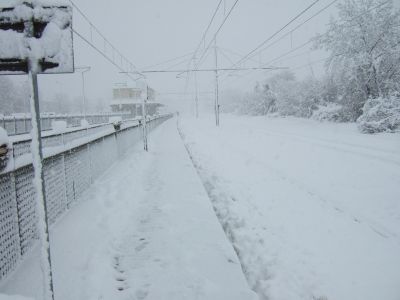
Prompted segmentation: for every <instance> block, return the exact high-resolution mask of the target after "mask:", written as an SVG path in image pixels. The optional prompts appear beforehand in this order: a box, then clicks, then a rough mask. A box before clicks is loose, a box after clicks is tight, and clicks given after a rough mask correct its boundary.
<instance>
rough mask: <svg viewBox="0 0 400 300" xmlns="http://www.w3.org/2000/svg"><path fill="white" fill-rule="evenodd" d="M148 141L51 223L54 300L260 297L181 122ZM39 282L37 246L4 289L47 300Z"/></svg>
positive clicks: (166, 126) (243, 299)
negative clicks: (181, 132) (208, 191)
mask: <svg viewBox="0 0 400 300" xmlns="http://www.w3.org/2000/svg"><path fill="white" fill-rule="evenodd" d="M142 147H143V146H142V145H141V144H139V145H137V147H136V149H132V153H130V154H128V155H127V156H126V157H125V158H124V159H123V160H122V161H120V162H118V163H117V164H115V165H114V166H113V167H112V168H111V169H110V170H109V172H108V173H107V174H106V175H105V176H103V177H102V178H100V179H99V180H98V181H97V182H96V183H95V184H94V186H93V188H91V189H90V190H89V192H88V193H87V194H86V195H85V197H84V198H85V199H83V200H82V201H81V202H80V203H78V205H76V206H75V207H74V208H73V209H72V210H70V211H69V212H68V213H67V214H66V215H65V217H64V218H62V219H61V220H60V221H59V222H58V223H57V224H56V225H55V227H54V228H53V229H52V230H51V234H50V237H51V244H52V261H53V267H54V274H55V277H54V283H55V295H56V299H57V300H99V299H103V300H118V299H124V300H125V299H153V300H160V299H171V300H178V299H182V300H187V299H210V300H217V299H229V300H231V299H237V300H246V299H249V300H254V299H257V296H256V295H255V294H254V293H253V292H252V291H251V290H250V288H249V286H248V284H247V282H246V279H245V277H244V275H243V273H242V270H241V266H240V264H239V261H238V259H237V256H236V254H235V252H234V250H233V248H232V246H231V245H230V244H229V241H228V239H227V238H226V236H225V235H224V232H223V230H222V227H221V226H220V224H219V222H218V220H217V218H216V216H215V214H214V211H213V209H212V206H211V203H210V201H209V199H208V197H207V194H206V191H205V190H204V188H203V185H202V183H201V181H200V179H199V177H198V175H197V173H196V171H195V169H194V168H193V165H192V163H191V161H190V159H189V156H188V154H187V152H186V150H185V147H184V145H183V143H182V141H181V139H180V137H179V135H178V132H177V130H176V122H175V120H173V119H171V120H169V121H167V122H166V123H165V124H163V125H162V126H160V127H159V128H157V129H156V130H155V131H154V132H153V133H152V134H150V136H149V147H150V152H149V153H144V152H143V150H142ZM40 284H41V280H40V271H39V266H38V251H37V249H36V250H35V251H33V252H32V253H31V254H30V256H29V257H28V258H27V259H26V260H25V261H24V262H23V263H22V264H21V265H20V266H19V268H18V269H17V270H16V272H15V273H14V274H13V275H12V276H10V278H8V280H7V281H6V282H4V283H2V284H1V285H0V294H1V293H6V294H20V295H24V296H29V297H32V298H33V297H34V298H35V299H36V300H41V299H42V296H41V294H40V293H41V286H40ZM0 297H1V296H0ZM0 299H1V298H0ZM6 299H7V298H6ZM12 299H13V298H12ZM7 300H8V299H7Z"/></svg>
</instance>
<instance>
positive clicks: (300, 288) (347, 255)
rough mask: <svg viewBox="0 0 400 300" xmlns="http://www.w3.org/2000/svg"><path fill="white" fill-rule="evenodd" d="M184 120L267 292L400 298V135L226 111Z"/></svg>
mask: <svg viewBox="0 0 400 300" xmlns="http://www.w3.org/2000/svg"><path fill="white" fill-rule="evenodd" d="M180 127H181V131H182V135H183V136H184V139H185V141H186V144H187V146H188V148H189V150H190V152H191V154H192V157H193V160H194V162H195V164H196V165H197V168H198V170H199V173H200V174H201V177H202V180H203V182H204V184H205V186H206V187H207V190H208V192H209V194H210V196H211V198H212V200H213V204H214V207H215V209H216V212H217V214H218V216H219V218H220V220H221V222H222V223H223V225H224V227H225V230H226V232H227V233H228V235H229V236H230V239H231V240H232V241H233V243H234V246H235V249H236V250H237V252H238V254H239V257H240V260H241V262H242V265H243V268H244V270H245V272H246V275H247V278H248V280H249V283H250V285H251V286H252V287H253V288H254V289H255V290H257V291H258V293H259V295H260V298H261V299H269V300H311V299H328V300H336V299H340V300H356V299H357V300H376V299H385V300H398V299H400V152H399V150H400V135H399V134H379V135H365V134H361V133H359V132H358V131H357V128H356V125H355V124H333V123H319V122H316V121H312V120H304V119H295V118H287V119H281V118H276V119H268V118H265V117H235V116H228V115H222V116H221V127H220V128H216V127H215V125H214V119H213V118H212V117H211V116H210V117H203V118H200V119H199V120H193V119H185V118H183V119H182V120H181V125H180Z"/></svg>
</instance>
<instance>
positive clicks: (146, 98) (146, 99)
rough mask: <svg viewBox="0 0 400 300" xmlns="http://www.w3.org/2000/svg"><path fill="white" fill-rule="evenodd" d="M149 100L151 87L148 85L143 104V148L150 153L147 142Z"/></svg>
mask: <svg viewBox="0 0 400 300" xmlns="http://www.w3.org/2000/svg"><path fill="white" fill-rule="evenodd" d="M148 100H149V85H148V84H146V96H145V97H143V103H142V122H143V125H142V126H143V148H144V150H145V151H149V146H148V142H147V107H146V106H147V101H148Z"/></svg>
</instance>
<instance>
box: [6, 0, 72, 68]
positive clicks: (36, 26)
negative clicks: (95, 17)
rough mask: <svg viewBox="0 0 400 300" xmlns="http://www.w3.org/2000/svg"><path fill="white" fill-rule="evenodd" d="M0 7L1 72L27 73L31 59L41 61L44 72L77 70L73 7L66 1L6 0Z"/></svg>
mask: <svg viewBox="0 0 400 300" xmlns="http://www.w3.org/2000/svg"><path fill="white" fill-rule="evenodd" d="M55 5H57V6H55ZM0 6H1V7H0V75H2V74H25V73H27V72H28V60H29V59H32V60H37V61H39V65H40V66H41V72H39V73H42V74H56V73H72V72H73V71H74V58H73V36H72V8H71V7H70V6H69V5H67V4H66V3H65V1H43V0H41V1H30V2H27V1H18V0H6V1H5V3H1V4H0ZM30 25H33V32H29V26H30Z"/></svg>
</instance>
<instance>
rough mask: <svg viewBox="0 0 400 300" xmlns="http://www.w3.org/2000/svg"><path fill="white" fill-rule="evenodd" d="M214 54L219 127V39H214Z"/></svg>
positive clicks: (216, 123)
mask: <svg viewBox="0 0 400 300" xmlns="http://www.w3.org/2000/svg"><path fill="white" fill-rule="evenodd" d="M214 54H215V104H214V110H215V125H216V126H219V87H218V83H219V82H218V81H219V79H218V53H217V39H216V38H215V39H214Z"/></svg>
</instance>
